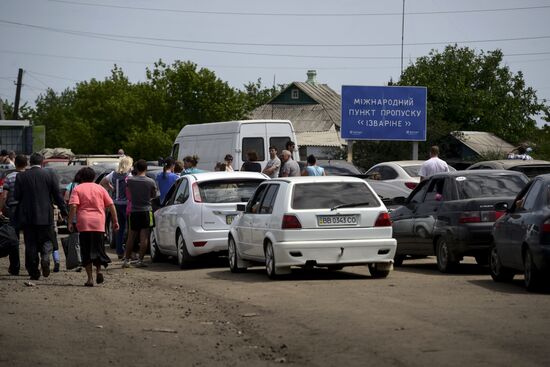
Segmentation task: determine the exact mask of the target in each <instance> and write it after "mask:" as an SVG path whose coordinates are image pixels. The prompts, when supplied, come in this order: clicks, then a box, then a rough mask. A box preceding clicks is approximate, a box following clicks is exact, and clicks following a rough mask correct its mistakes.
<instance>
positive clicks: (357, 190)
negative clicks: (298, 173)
mask: <svg viewBox="0 0 550 367" xmlns="http://www.w3.org/2000/svg"><path fill="white" fill-rule="evenodd" d="M356 203H363V204H362V205H360V206H361V207H370V206H379V202H378V200H377V199H376V198H375V196H374V194H373V193H372V191H371V190H369V188H368V186H367V185H365V184H364V183H362V182H311V183H302V184H296V185H295V186H294V190H293V194H292V208H293V209H330V208H334V207H335V206H339V205H353V204H356Z"/></svg>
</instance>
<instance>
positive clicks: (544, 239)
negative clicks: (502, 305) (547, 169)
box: [490, 174, 550, 291]
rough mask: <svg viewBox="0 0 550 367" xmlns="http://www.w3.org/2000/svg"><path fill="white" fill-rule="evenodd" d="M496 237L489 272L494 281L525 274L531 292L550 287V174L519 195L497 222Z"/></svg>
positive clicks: (533, 181) (494, 234)
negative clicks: (545, 286)
mask: <svg viewBox="0 0 550 367" xmlns="http://www.w3.org/2000/svg"><path fill="white" fill-rule="evenodd" d="M497 206H499V207H500V209H505V208H506V206H507V205H506V203H500V204H497ZM493 238H494V242H495V246H494V247H493V249H492V251H491V257H490V269H491V276H492V277H493V279H494V280H495V281H497V282H507V281H511V280H512V278H513V277H514V275H515V274H516V273H518V272H523V273H524V276H525V280H524V281H525V287H526V288H527V290H529V291H533V290H537V289H539V288H540V287H542V286H544V285H550V277H549V276H550V174H546V175H540V176H537V177H536V178H534V179H533V180H532V181H531V182H530V183H529V185H527V186H526V187H525V188H524V189H523V190H522V191H521V192H520V193H519V194H518V196H517V197H516V199H515V200H514V202H513V204H512V205H511V207H510V208H509V209H507V210H506V214H505V215H504V216H502V217H501V218H500V219H499V220H498V221H497V222H496V223H495V225H494V228H493ZM545 283H546V284H545Z"/></svg>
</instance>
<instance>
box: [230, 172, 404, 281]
mask: <svg viewBox="0 0 550 367" xmlns="http://www.w3.org/2000/svg"><path fill="white" fill-rule="evenodd" d="M239 210H243V213H242V214H241V215H239V217H237V218H236V219H235V220H234V221H233V224H232V225H231V229H230V231H229V237H228V250H229V251H228V256H229V267H230V269H231V271H232V272H240V271H244V270H245V269H246V268H247V267H249V266H252V265H254V264H256V263H264V264H265V267H266V271H267V275H268V276H269V277H270V278H275V277H277V275H279V274H285V273H289V272H290V267H291V266H302V267H313V266H317V267H326V268H329V269H336V270H339V269H341V268H343V267H344V266H352V265H368V266H369V270H370V273H371V275H372V276H373V277H379V278H382V277H387V276H388V275H389V273H390V270H391V268H392V264H393V257H394V254H395V250H396V241H395V239H393V238H392V227H391V221H390V217H389V215H388V212H387V210H386V207H385V206H384V204H383V203H382V202H381V201H380V199H379V197H378V195H376V194H375V193H374V192H373V190H372V189H371V188H370V186H369V185H368V184H367V183H366V182H365V181H364V180H361V179H359V178H355V177H345V176H317V177H315V176H312V177H288V178H279V179H274V180H269V181H266V182H264V183H263V184H261V185H260V186H258V188H257V190H256V192H255V193H254V196H253V197H252V199H251V200H250V201H249V202H248V204H247V205H246V207H244V206H239Z"/></svg>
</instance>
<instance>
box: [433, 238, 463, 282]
mask: <svg viewBox="0 0 550 367" xmlns="http://www.w3.org/2000/svg"><path fill="white" fill-rule="evenodd" d="M436 259H437V268H438V269H439V271H440V272H442V273H450V272H452V271H454V270H455V269H456V267H457V265H458V262H457V261H454V260H452V259H451V250H450V248H449V242H448V241H447V239H446V238H445V237H440V238H439V239H438V240H437V246H436Z"/></svg>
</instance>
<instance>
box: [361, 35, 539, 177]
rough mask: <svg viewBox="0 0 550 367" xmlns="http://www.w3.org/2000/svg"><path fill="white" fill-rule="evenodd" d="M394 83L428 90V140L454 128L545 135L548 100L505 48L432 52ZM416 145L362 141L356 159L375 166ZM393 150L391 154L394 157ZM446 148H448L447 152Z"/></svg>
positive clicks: (517, 138) (520, 136)
mask: <svg viewBox="0 0 550 367" xmlns="http://www.w3.org/2000/svg"><path fill="white" fill-rule="evenodd" d="M389 85H402V86H425V87H427V88H428V105H427V110H428V111H427V124H428V126H427V128H428V131H427V142H426V143H421V144H420V153H421V157H422V158H423V153H424V152H426V151H427V147H428V146H430V145H432V144H445V143H444V142H445V138H446V137H447V136H449V134H450V133H451V132H452V131H457V130H477V131H487V132H492V133H494V134H496V135H497V136H499V137H501V138H503V139H504V140H507V141H509V142H511V143H513V144H517V143H520V142H523V141H535V140H537V139H538V137H539V136H540V134H539V133H540V129H538V128H537V126H536V121H535V116H536V115H540V114H542V115H544V114H546V115H548V113H549V107H548V106H547V105H546V104H545V102H546V101H545V100H542V101H541V100H539V99H538V98H537V95H536V92H535V90H534V89H533V88H531V87H528V86H527V85H526V83H525V80H524V78H523V74H522V72H521V71H519V72H517V73H513V72H512V71H511V70H510V69H509V67H508V66H506V65H504V64H503V62H502V52H501V51H500V50H495V51H489V52H483V51H480V52H476V51H475V50H472V49H470V48H468V47H458V46H456V45H449V46H447V47H446V48H445V50H444V51H443V52H438V51H435V50H433V51H431V52H430V53H429V55H427V56H424V57H420V58H418V59H417V60H416V62H415V63H413V64H411V65H410V66H408V67H407V68H406V69H405V70H404V72H403V75H402V77H401V79H400V80H399V82H398V83H395V84H394V83H393V82H392V81H390V83H389ZM410 151H411V148H410V144H407V143H401V142H361V143H359V144H357V154H356V160H357V161H358V162H361V163H362V165H363V166H370V165H371V164H372V163H376V162H377V161H381V160H390V159H405V158H408V157H410ZM388 154H389V155H388ZM444 154H445V150H444V149H443V155H444Z"/></svg>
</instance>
